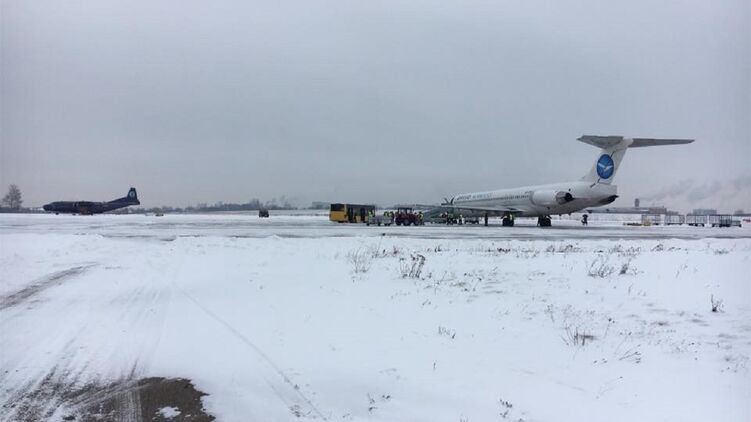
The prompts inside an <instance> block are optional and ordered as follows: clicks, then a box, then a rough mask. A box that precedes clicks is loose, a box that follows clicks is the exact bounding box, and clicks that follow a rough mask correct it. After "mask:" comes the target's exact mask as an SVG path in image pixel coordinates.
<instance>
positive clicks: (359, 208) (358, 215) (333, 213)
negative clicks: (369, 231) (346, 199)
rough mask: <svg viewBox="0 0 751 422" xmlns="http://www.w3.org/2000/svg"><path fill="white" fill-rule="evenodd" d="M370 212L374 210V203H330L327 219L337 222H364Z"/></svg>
mask: <svg viewBox="0 0 751 422" xmlns="http://www.w3.org/2000/svg"><path fill="white" fill-rule="evenodd" d="M371 212H375V205H360V204H331V209H330V211H329V220H331V221H335V222H337V223H365V222H367V219H368V214H369V213H371Z"/></svg>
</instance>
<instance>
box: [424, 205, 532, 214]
mask: <svg viewBox="0 0 751 422" xmlns="http://www.w3.org/2000/svg"><path fill="white" fill-rule="evenodd" d="M416 206H418V207H425V208H441V209H445V210H467V211H477V212H488V213H499V214H520V213H522V212H524V210H521V209H519V208H514V207H504V206H474V205H452V204H440V205H436V204H431V205H424V204H417V205H416Z"/></svg>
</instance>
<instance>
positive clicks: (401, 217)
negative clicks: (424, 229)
mask: <svg viewBox="0 0 751 422" xmlns="http://www.w3.org/2000/svg"><path fill="white" fill-rule="evenodd" d="M394 223H396V225H397V226H409V225H412V226H422V225H423V220H422V213H421V212H420V213H416V212H415V211H414V210H413V209H412V208H411V207H401V208H397V210H396V215H395V216H394Z"/></svg>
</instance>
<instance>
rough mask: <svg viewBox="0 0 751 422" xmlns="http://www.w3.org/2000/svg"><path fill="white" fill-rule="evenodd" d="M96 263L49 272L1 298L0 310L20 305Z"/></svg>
mask: <svg viewBox="0 0 751 422" xmlns="http://www.w3.org/2000/svg"><path fill="white" fill-rule="evenodd" d="M93 266H94V264H88V265H79V266H76V267H72V268H68V269H67V270H62V271H57V272H54V273H52V274H48V275H46V276H44V277H41V278H39V279H37V280H36V281H34V282H33V283H31V285H29V286H27V287H25V288H23V289H21V290H19V291H17V292H15V293H11V294H9V295H7V296H5V297H3V298H0V311H2V310H5V309H7V308H10V307H12V306H16V305H19V304H21V303H23V302H25V301H26V300H28V299H29V298H30V297H32V296H35V295H37V294H39V293H41V292H43V291H44V290H47V289H49V288H50V287H52V286H54V285H57V284H60V283H62V282H64V281H66V280H67V279H70V278H73V277H75V276H77V275H79V274H82V273H84V272H85V271H86V270H88V269H89V268H91V267H93Z"/></svg>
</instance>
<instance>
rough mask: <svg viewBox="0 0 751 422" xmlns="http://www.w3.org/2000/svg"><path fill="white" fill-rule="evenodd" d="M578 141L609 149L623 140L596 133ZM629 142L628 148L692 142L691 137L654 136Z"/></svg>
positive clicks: (620, 137)
mask: <svg viewBox="0 0 751 422" xmlns="http://www.w3.org/2000/svg"><path fill="white" fill-rule="evenodd" d="M625 139H626V141H627V142H626V143H628V141H629V139H628V138H625ZM578 140H579V141H581V142H584V143H585V144H589V145H594V146H596V147H599V148H602V149H609V148H613V147H615V146H617V145H619V144H620V143H621V142H623V140H624V137H623V136H596V135H582V136H581V137H579V138H578ZM630 141H631V142H630V143H628V147H629V148H639V147H652V146H659V145H680V144H690V143H691V142H694V140H693V139H656V138H632V139H630Z"/></svg>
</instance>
